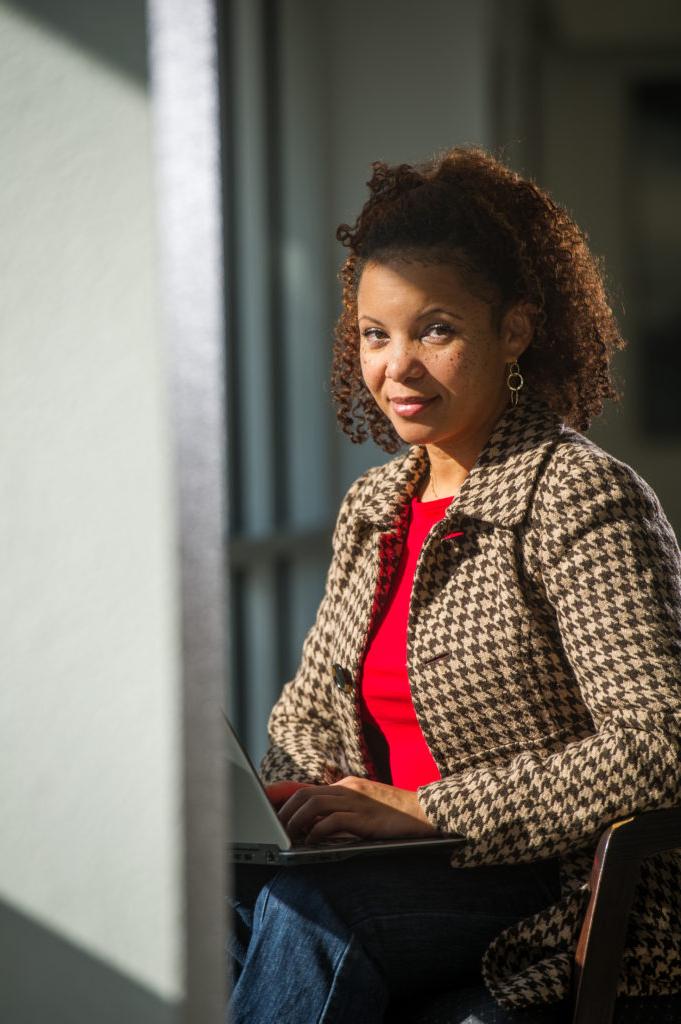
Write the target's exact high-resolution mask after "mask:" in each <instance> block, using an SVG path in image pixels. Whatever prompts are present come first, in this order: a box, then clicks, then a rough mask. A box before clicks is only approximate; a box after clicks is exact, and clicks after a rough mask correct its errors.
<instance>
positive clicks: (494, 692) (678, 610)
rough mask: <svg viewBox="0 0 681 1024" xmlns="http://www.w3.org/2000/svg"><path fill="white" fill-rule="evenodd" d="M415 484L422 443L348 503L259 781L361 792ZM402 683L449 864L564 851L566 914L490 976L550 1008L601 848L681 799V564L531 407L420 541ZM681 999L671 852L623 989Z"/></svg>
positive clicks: (551, 914)
mask: <svg viewBox="0 0 681 1024" xmlns="http://www.w3.org/2000/svg"><path fill="white" fill-rule="evenodd" d="M427 469H428V457H427V454H426V451H425V449H424V448H422V447H418V446H417V447H413V448H411V449H410V450H409V451H408V452H407V454H406V455H402V456H399V457H397V458H395V459H393V460H392V461H391V462H389V463H388V464H387V465H384V466H380V467H377V468H374V469H371V470H369V471H368V472H367V473H365V474H364V475H363V476H362V477H360V479H359V480H358V481H357V482H356V483H355V484H354V485H353V486H352V487H351V489H350V491H349V492H348V494H347V496H346V498H345V500H344V502H343V505H342V507H341V510H340V514H339V517H338V521H337V524H336V529H335V531H334V545H333V548H334V554H333V560H332V563H331V567H330V570H329V573H328V578H327V584H326V591H325V594H324V597H323V600H322V603H321V605H320V608H319V612H318V614H317V619H316V622H315V624H314V626H313V627H312V629H311V630H310V632H309V634H308V636H307V639H306V641H305V645H304V648H303V656H302V663H301V665H300V668H299V671H298V673H297V675H296V676H295V678H294V679H293V681H292V682H290V683H288V684H287V685H286V686H285V687H284V689H283V692H282V694H281V697H280V698H279V700H278V702H277V704H276V705H275V707H274V710H273V712H272V716H271V719H270V741H271V745H270V748H269V750H268V752H267V754H266V755H265V758H264V761H263V764H262V769H261V770H262V775H263V777H264V778H265V780H266V781H273V780H275V779H295V780H302V781H313V782H330V781H334V780H336V779H338V778H340V777H342V776H343V775H347V774H353V775H358V776H365V777H372V775H373V766H372V764H371V761H370V758H369V754H368V751H367V749H366V746H365V743H364V740H363V736H362V731H361V725H360V716H359V707H358V693H357V681H358V679H359V676H360V669H361V663H362V658H363V654H364V650H365V646H366V644H367V640H368V637H369V634H370V630H371V627H372V623H373V622H374V620H375V617H376V615H377V613H378V612H379V610H380V608H381V606H382V602H383V601H384V599H385V597H386V595H387V594H388V593H389V589H390V585H391V580H392V576H393V573H394V571H395V568H396V566H397V565H398V562H399V558H400V552H401V547H402V542H403V538H404V535H405V530H406V527H407V521H408V512H409V502H410V499H411V498H412V496H413V495H414V494H415V493H417V490H418V488H419V486H420V485H421V483H422V482H423V479H424V476H425V474H426V472H427ZM461 531H463V536H460V535H459V536H452V535H453V534H460V532H461ZM408 671H409V679H410V683H411V690H412V697H413V703H414V708H415V711H416V715H417V718H418V721H419V723H420V725H421V728H422V730H423V734H424V737H425V739H426V741H427V743H428V746H429V748H430V750H431V752H432V755H433V757H434V758H435V761H436V763H437V765H438V768H439V770H440V773H441V779H440V780H439V781H436V782H433V783H430V784H428V785H425V786H422V787H421V788H420V789H419V790H418V799H419V802H420V804H421V806H422V807H423V809H424V811H425V812H426V815H427V817H428V818H429V819H430V821H431V822H432V823H433V824H434V825H436V826H438V827H439V828H440V829H441V830H443V831H445V832H448V831H449V832H458V833H461V834H463V835H464V836H465V837H467V840H468V841H467V843H465V844H464V845H463V846H462V847H459V848H457V849H456V852H455V853H454V855H453V857H452V864H453V865H454V866H471V865H478V864H496V863H516V862H521V861H529V860H534V859H539V858H546V857H553V856H557V857H559V858H560V865H561V886H562V897H561V900H560V902H559V903H558V904H556V905H555V906H553V907H551V908H549V909H548V910H545V911H542V912H541V913H539V914H537V915H535V916H534V917H532V918H529V919H526V920H523V921H522V922H520V923H519V924H518V925H516V926H514V927H512V928H510V929H507V930H506V931H504V932H502V933H501V935H499V936H498V937H497V938H496V939H495V940H494V942H493V943H492V945H491V946H490V947H489V949H488V950H487V952H486V954H485V957H484V961H483V975H484V977H485V981H486V983H487V985H488V987H489V989H490V991H491V992H492V994H493V995H494V996H495V997H496V998H497V999H498V1000H499V1001H500V1002H501V1003H502V1004H503V1005H505V1006H507V1007H513V1006H524V1005H528V1004H531V1003H542V1002H552V1001H555V1000H559V999H561V998H563V997H564V996H565V995H566V992H567V987H568V984H569V976H570V969H571V963H572V956H573V951H574V946H575V943H576V936H577V929H578V926H579V922H580V919H581V914H582V911H583V908H584V905H585V900H586V896H587V892H586V883H587V881H588V876H589V869H590V863H591V859H592V856H593V851H594V847H595V843H596V839H597V837H598V834H599V833H600V831H601V830H602V829H603V827H604V826H605V825H606V823H608V822H609V821H611V820H613V819H615V818H619V817H621V816H626V815H629V814H631V813H634V812H639V811H643V810H646V809H650V808H655V807H666V806H670V805H672V804H675V803H678V802H679V801H680V800H681V770H680V761H679V747H680V740H681V701H680V699H679V698H680V693H681V559H680V555H679V549H678V545H677V543H676V540H675V538H674V534H673V532H672V530H671V528H670V526H669V524H668V522H667V520H666V518H665V516H664V513H663V511H662V509H661V507H660V504H659V502H658V499H657V498H656V496H655V494H654V493H653V491H652V490H651V489H650V487H648V485H647V484H646V483H645V482H644V481H643V480H642V479H641V478H640V477H638V476H637V475H636V473H635V472H634V471H633V470H632V469H631V468H630V467H629V466H627V465H625V464H623V463H621V462H619V461H617V460H616V459H614V458H613V457H612V456H610V455H608V454H606V453H605V452H604V451H602V450H601V449H600V448H598V447H597V446H596V445H595V444H593V443H592V442H591V441H589V440H588V439H587V438H585V437H583V436H582V435H580V434H578V433H576V432H575V431H573V430H571V429H569V428H567V427H566V426H565V425H564V424H562V423H561V422H560V420H559V419H558V418H557V417H556V416H555V415H554V414H553V413H551V412H550V411H549V410H548V409H547V408H546V406H544V405H543V404H542V403H540V402H539V401H537V400H536V399H535V400H530V399H529V398H528V397H527V396H525V397H524V401H522V402H521V403H519V405H518V406H517V407H516V409H509V410H507V412H505V413H504V414H503V416H502V417H501V419H500V420H499V421H498V423H497V425H496V427H495V429H494V431H493V433H492V435H491V437H490V438H489V440H488V442H487V444H486V446H485V448H484V449H483V451H482V453H481V454H480V456H479V458H478V460H477V462H476V464H475V466H474V467H473V469H472V471H471V473H470V474H469V476H468V477H467V478H466V480H465V482H464V484H463V486H462V487H461V489H460V491H459V494H458V496H457V497H455V498H454V499H453V500H452V503H451V505H450V506H449V508H448V511H447V513H446V515H445V518H444V519H443V520H442V521H441V522H440V523H438V524H437V525H436V526H435V527H434V528H433V529H432V530H431V532H430V534H429V535H428V537H427V539H426V541H425V544H424V546H423V549H422V552H421V555H420V557H419V560H418V565H417V568H416V573H415V577H414V583H413V590H412V598H411V608H410V616H409V626H408ZM679 990H681V854H679V855H677V854H664V855H660V856H657V857H655V858H651V859H650V860H649V861H647V862H646V863H645V865H644V870H643V873H642V876H641V881H640V884H639V888H638V891H637V895H636V899H635V903H634V908H633V911H632V917H631V925H630V930H629V934H628V940H627V949H626V952H625V957H624V965H623V971H622V975H621V979H620V992H621V993H622V994H625V993H626V994H629V995H646V994H654V993H668V992H676V991H679Z"/></svg>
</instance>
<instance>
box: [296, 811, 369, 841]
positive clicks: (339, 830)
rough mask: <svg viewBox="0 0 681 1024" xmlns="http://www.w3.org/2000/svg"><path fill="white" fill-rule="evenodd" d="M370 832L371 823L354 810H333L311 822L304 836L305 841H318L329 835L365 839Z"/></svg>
mask: <svg viewBox="0 0 681 1024" xmlns="http://www.w3.org/2000/svg"><path fill="white" fill-rule="evenodd" d="M371 832H372V823H371V821H370V820H369V819H363V818H361V817H360V815H358V814H357V813H356V812H354V811H334V812H333V813H332V814H327V815H326V817H324V818H320V819H319V820H318V821H317V822H315V823H314V824H313V826H312V827H311V829H310V830H309V832H308V833H307V836H306V838H305V842H306V843H318V842H322V841H323V840H324V839H329V838H331V837H338V836H347V837H349V838H351V839H365V838H366V837H367V836H370V835H371Z"/></svg>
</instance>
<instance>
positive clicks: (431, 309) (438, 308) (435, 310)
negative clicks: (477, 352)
mask: <svg viewBox="0 0 681 1024" xmlns="http://www.w3.org/2000/svg"><path fill="white" fill-rule="evenodd" d="M431 313H446V314H447V316H451V317H453V318H454V319H455V320H465V319H466V318H465V317H464V316H463V315H462V314H461V313H455V312H454V310H453V309H443V308H442V307H441V306H429V307H428V309H424V310H423V312H422V313H419V314H418V315H417V317H416V319H417V320H420V319H421V317H424V316H430V315H431ZM358 319H359V320H371V322H372V323H374V324H380V325H381V327H383V326H384V324H383V321H382V320H377V319H376V317H375V316H369V315H368V313H363V314H362V315H361V316H360V317H359V318H358Z"/></svg>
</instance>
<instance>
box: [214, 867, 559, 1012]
mask: <svg viewBox="0 0 681 1024" xmlns="http://www.w3.org/2000/svg"><path fill="white" fill-rule="evenodd" d="M559 892H560V887H559V880H558V867H557V863H556V862H555V861H554V860H550V861H544V862H536V863H533V864H522V865H513V866H503V865H502V866H495V867H482V868H465V869H464V868H458V869H455V868H451V867H450V866H449V855H448V853H447V852H446V851H442V850H438V851H435V852H430V853H425V852H421V853H407V854H392V855H382V856H378V857H364V858H360V857H357V858H353V859H350V860H346V861H340V862H335V863H327V864H319V865H311V866H307V867H296V868H285V869H281V870H270V869H263V868H257V867H250V866H249V867H243V868H238V869H237V871H236V874H235V884H234V894H235V895H234V900H233V905H234V908H235V911H236V914H235V920H234V938H233V948H232V953H233V958H234V987H233V992H232V999H231V1002H230V1007H229V1018H228V1019H229V1020H230V1021H231V1022H232V1024H273V1022H275V1021H276V1022H277V1024H345V1022H351V1024H380V1022H382V1021H383V1020H384V1015H385V1014H386V1011H387V1010H388V1006H389V1004H390V1020H393V1019H397V1018H398V1017H399V1006H400V1005H401V1004H402V1003H403V1001H404V1000H405V999H407V998H408V997H411V998H413V997H414V995H415V994H418V993H422V994H423V999H424V1001H425V999H426V998H431V997H434V996H436V995H437V993H438V992H442V991H447V990H449V991H451V990H452V989H457V988H461V989H465V988H466V987H467V986H470V985H471V984H473V985H475V986H477V996H476V999H478V1000H479V997H480V993H481V992H482V991H483V990H482V989H481V988H480V981H479V967H480V959H481V957H482V954H483V952H484V950H485V948H486V947H487V945H488V944H489V942H490V940H491V939H493V938H494V936H495V935H497V934H498V933H499V932H500V931H501V930H502V929H503V928H505V927H507V926H508V925H510V924H513V923H514V922H515V921H517V920H519V919H520V918H522V917H526V916H527V915H529V914H534V913H536V912H537V911H538V910H541V909H542V908H543V907H546V906H547V905H549V904H551V903H553V902H555V901H556V900H557V899H558V897H559ZM484 999H486V1000H487V1010H488V1012H489V1013H491V1014H493V1016H490V1017H489V1019H490V1020H493V1021H494V1022H495V1024H505V1022H506V1021H508V1022H516V1021H517V1022H519V1024H520V1022H523V1024H524V1022H528V1024H529V1022H530V1021H532V1022H534V1021H540V1020H541V1021H544V1020H548V1021H551V1022H554V1021H556V1020H558V1019H559V1017H558V1016H557V1015H556V1010H557V1008H556V1007H553V1010H552V1012H550V1013H549V1015H548V1016H545V1014H544V1011H543V1010H541V1011H539V1012H535V1011H528V1012H527V1013H522V1014H521V1013H514V1014H506V1013H505V1012H504V1011H503V1010H501V1009H500V1008H499V1007H498V1006H497V1005H496V1004H495V1003H494V1002H493V1000H491V999H490V998H489V997H487V996H486V995H485V996H484ZM473 1009H475V1010H476V1012H480V1013H481V1016H480V1017H479V1018H478V1017H477V1016H476V1015H473V1014H472V1011H473ZM483 1009H484V1007H483ZM478 1019H485V1018H483V1017H482V1010H481V1009H480V1006H479V1005H478V1004H476V1006H475V1008H474V1007H470V1009H466V1007H464V1008H463V1009H462V1016H461V1018H460V1020H461V1024H464V1022H467V1021H471V1022H473V1021H476V1020H478ZM457 1024H458V1021H457Z"/></svg>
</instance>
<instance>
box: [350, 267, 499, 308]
mask: <svg viewBox="0 0 681 1024" xmlns="http://www.w3.org/2000/svg"><path fill="white" fill-rule="evenodd" d="M453 300H456V301H457V302H458V303H461V302H466V303H469V302H472V303H479V302H481V301H482V300H481V299H479V298H476V297H475V296H474V295H473V294H472V292H471V291H470V290H469V288H468V287H467V284H466V282H465V280H464V276H463V274H462V271H461V270H460V268H458V267H456V266H455V265H454V264H452V263H422V262H417V261H414V260H404V259H401V260H397V259H395V260H391V261H390V262H387V263H371V262H370V263H367V265H366V267H365V268H364V270H363V271H362V275H361V277H360V279H359V284H358V288H357V309H358V313H359V314H360V315H361V314H362V312H366V313H371V312H372V311H371V309H370V308H369V307H370V306H377V305H380V306H381V307H382V308H386V307H388V308H390V307H395V308H397V307H401V306H405V305H407V306H411V305H414V306H418V305H426V304H431V303H432V302H435V301H442V302H447V301H448V302H452V301H453Z"/></svg>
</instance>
